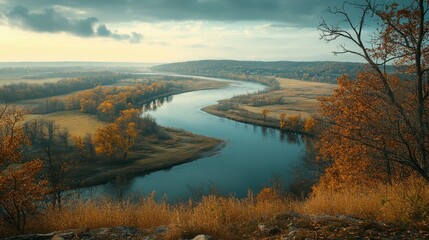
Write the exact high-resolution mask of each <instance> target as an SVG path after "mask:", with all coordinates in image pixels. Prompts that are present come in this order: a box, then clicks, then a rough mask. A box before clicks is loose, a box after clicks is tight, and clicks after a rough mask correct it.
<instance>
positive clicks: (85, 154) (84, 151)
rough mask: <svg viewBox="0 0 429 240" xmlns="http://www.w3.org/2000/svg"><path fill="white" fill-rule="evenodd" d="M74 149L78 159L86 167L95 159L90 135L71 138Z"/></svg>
mask: <svg viewBox="0 0 429 240" xmlns="http://www.w3.org/2000/svg"><path fill="white" fill-rule="evenodd" d="M72 140H73V142H74V149H75V150H76V152H77V155H78V158H79V159H80V160H82V161H84V162H86V164H87V165H88V164H89V163H90V162H92V161H93V160H94V159H95V146H94V143H93V140H92V135H91V134H86V135H85V136H84V137H82V136H74V137H72Z"/></svg>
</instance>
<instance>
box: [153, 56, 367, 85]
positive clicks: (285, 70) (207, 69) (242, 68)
mask: <svg viewBox="0 0 429 240" xmlns="http://www.w3.org/2000/svg"><path fill="white" fill-rule="evenodd" d="M364 67H365V65H364V64H363V63H350V62H291V61H278V62H260V61H233V60H201V61H190V62H179V63H170V64H164V65H159V66H155V67H152V68H151V69H152V70H154V71H160V72H174V73H179V74H192V75H204V76H212V77H231V78H237V77H238V75H246V76H249V75H253V76H274V77H285V78H294V79H302V80H307V81H318V82H329V83H336V78H337V77H339V76H341V75H342V74H349V75H350V76H352V77H354V75H356V73H357V72H358V71H360V70H362V69H363V68H364Z"/></svg>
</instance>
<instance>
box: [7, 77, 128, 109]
mask: <svg viewBox="0 0 429 240" xmlns="http://www.w3.org/2000/svg"><path fill="white" fill-rule="evenodd" d="M130 77H132V75H129V74H118V73H113V72H98V73H93V74H91V75H90V76H83V77H74V78H66V79H63V80H60V81H58V82H55V83H43V84H31V83H17V84H10V85H4V86H1V87H0V101H2V102H5V101H8V102H14V101H19V100H26V99H34V98H42V97H51V96H58V95H62V94H68V93H71V92H74V91H80V90H85V89H91V88H94V87H96V86H101V85H108V84H113V83H116V82H117V81H119V80H121V79H125V78H130Z"/></svg>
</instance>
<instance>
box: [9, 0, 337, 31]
mask: <svg viewBox="0 0 429 240" xmlns="http://www.w3.org/2000/svg"><path fill="white" fill-rule="evenodd" d="M11 2H12V1H11ZM13 2H14V4H22V5H24V6H28V7H34V8H49V7H50V6H53V5H57V6H63V7H68V8H73V9H79V10H83V11H85V12H88V13H90V14H91V15H93V16H98V17H99V18H100V19H103V20H105V21H109V22H129V21H144V22H154V21H155V22H157V21H187V20H204V21H233V22H235V21H266V22H276V23H287V25H289V26H292V27H293V26H296V27H311V28H314V27H317V25H318V23H319V20H320V17H321V15H322V14H323V11H324V10H326V8H327V7H328V6H340V5H341V3H342V2H343V0H324V1H322V0H316V1H315V0H127V1H123V0H91V1H88V0H39V1H35V0H14V1H13Z"/></svg>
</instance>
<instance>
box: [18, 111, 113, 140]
mask: <svg viewBox="0 0 429 240" xmlns="http://www.w3.org/2000/svg"><path fill="white" fill-rule="evenodd" d="M37 118H40V119H44V120H50V121H54V122H55V123H56V124H58V125H60V127H62V128H67V129H68V130H69V132H70V134H71V135H73V136H84V135H85V134H87V133H93V132H94V131H95V130H96V129H97V128H99V127H102V126H104V125H106V122H103V121H100V120H98V119H97V117H96V116H94V115H91V114H86V113H81V112H80V111H79V110H75V111H62V112H54V113H49V114H30V115H28V116H27V117H26V120H32V119H37Z"/></svg>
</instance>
